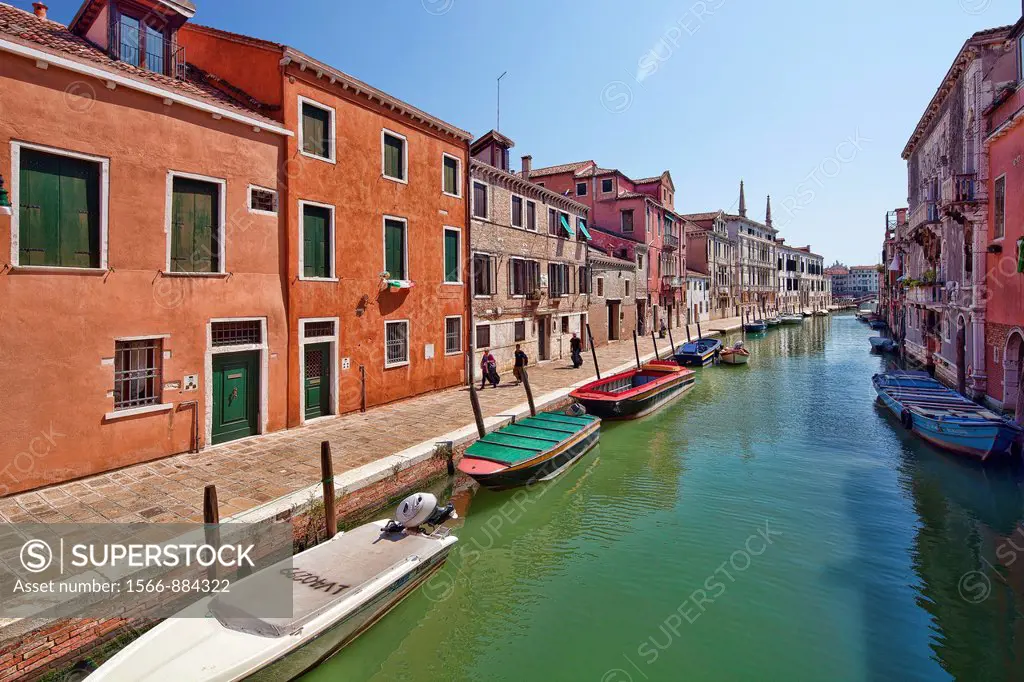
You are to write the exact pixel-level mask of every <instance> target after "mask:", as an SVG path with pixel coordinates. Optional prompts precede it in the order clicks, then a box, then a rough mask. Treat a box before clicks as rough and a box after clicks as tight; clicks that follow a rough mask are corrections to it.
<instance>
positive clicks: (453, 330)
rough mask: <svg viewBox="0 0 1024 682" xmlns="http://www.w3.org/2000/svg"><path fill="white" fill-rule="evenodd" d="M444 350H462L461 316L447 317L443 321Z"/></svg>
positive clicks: (450, 351) (450, 352) (452, 351)
mask: <svg viewBox="0 0 1024 682" xmlns="http://www.w3.org/2000/svg"><path fill="white" fill-rule="evenodd" d="M444 352H445V353H448V354H453V353H461V352H462V318H461V317H449V318H447V319H445V321H444Z"/></svg>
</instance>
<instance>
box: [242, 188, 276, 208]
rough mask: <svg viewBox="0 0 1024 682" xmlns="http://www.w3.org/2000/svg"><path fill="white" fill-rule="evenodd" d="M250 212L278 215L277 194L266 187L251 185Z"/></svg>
mask: <svg viewBox="0 0 1024 682" xmlns="http://www.w3.org/2000/svg"><path fill="white" fill-rule="evenodd" d="M249 210H250V211H252V212H253V213H267V214H270V215H277V192H275V191H274V190H272V189H267V188H265V187H257V186H255V185H250V186H249Z"/></svg>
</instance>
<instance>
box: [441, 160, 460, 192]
mask: <svg viewBox="0 0 1024 682" xmlns="http://www.w3.org/2000/svg"><path fill="white" fill-rule="evenodd" d="M457 171H458V162H456V161H455V159H450V158H448V157H447V156H446V157H444V191H445V192H447V193H448V194H458V193H459V188H458V187H457V185H456V183H458V172H457Z"/></svg>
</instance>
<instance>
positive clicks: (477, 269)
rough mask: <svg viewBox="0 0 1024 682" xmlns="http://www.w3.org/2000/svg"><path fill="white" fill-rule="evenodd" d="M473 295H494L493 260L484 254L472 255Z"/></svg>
mask: <svg viewBox="0 0 1024 682" xmlns="http://www.w3.org/2000/svg"><path fill="white" fill-rule="evenodd" d="M473 295H474V296H493V295H494V267H493V259H492V258H491V257H490V256H488V255H487V254H485V253H474V254H473Z"/></svg>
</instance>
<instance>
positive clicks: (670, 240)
mask: <svg viewBox="0 0 1024 682" xmlns="http://www.w3.org/2000/svg"><path fill="white" fill-rule="evenodd" d="M661 246H662V248H663V249H665V250H666V251H675V250H676V249H678V248H679V237H677V236H675V235H674V234H666V235H664V236H663V237H662V241H661Z"/></svg>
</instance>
